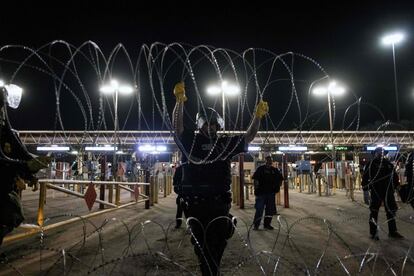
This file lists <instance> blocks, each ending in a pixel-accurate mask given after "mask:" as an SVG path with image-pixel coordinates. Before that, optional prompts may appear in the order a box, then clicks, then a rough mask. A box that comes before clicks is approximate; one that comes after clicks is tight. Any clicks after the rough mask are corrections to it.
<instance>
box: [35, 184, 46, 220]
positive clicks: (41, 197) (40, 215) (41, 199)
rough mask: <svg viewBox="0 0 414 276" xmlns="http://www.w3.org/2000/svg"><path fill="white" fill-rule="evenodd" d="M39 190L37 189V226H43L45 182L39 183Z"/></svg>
mask: <svg viewBox="0 0 414 276" xmlns="http://www.w3.org/2000/svg"><path fill="white" fill-rule="evenodd" d="M39 185H40V188H39V208H38V210H37V224H38V225H39V226H43V223H44V221H45V220H44V218H45V217H44V206H45V201H46V191H47V190H46V183H45V182H41V183H39Z"/></svg>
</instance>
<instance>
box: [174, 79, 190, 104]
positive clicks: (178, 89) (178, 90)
mask: <svg viewBox="0 0 414 276" xmlns="http://www.w3.org/2000/svg"><path fill="white" fill-rule="evenodd" d="M174 95H175V97H176V98H177V102H180V103H183V102H185V101H186V100H187V96H186V95H185V86H184V82H179V83H177V84H176V85H175V86H174Z"/></svg>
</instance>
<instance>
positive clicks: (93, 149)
mask: <svg viewBox="0 0 414 276" xmlns="http://www.w3.org/2000/svg"><path fill="white" fill-rule="evenodd" d="M116 149H117V147H115V148H114V147H112V146H105V147H85V150H86V151H114V150H116Z"/></svg>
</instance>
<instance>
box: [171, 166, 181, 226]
mask: <svg viewBox="0 0 414 276" xmlns="http://www.w3.org/2000/svg"><path fill="white" fill-rule="evenodd" d="M182 177H183V168H182V166H178V167H177V168H176V169H175V173H174V177H173V186H174V192H176V194H178V196H177V199H176V201H175V203H176V204H177V213H176V215H175V220H176V224H175V228H179V227H180V226H181V223H182V220H181V218H182V216H183V208H182V207H181V197H180V195H179V191H178V189H179V187H180V185H181V179H182Z"/></svg>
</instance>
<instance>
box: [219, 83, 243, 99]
mask: <svg viewBox="0 0 414 276" xmlns="http://www.w3.org/2000/svg"><path fill="white" fill-rule="evenodd" d="M221 89H223V91H224V94H227V95H229V96H233V95H237V94H239V93H240V87H238V86H237V85H233V84H228V83H227V82H226V81H223V83H222V85H221Z"/></svg>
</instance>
